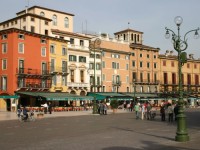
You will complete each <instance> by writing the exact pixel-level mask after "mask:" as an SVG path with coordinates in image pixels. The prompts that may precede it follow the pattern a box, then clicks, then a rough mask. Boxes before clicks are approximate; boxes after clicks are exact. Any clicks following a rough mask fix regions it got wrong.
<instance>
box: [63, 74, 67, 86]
mask: <svg viewBox="0 0 200 150" xmlns="http://www.w3.org/2000/svg"><path fill="white" fill-rule="evenodd" d="M62 85H64V86H67V76H62Z"/></svg>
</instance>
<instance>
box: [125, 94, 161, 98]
mask: <svg viewBox="0 0 200 150" xmlns="http://www.w3.org/2000/svg"><path fill="white" fill-rule="evenodd" d="M122 94H124V95H128V96H131V97H138V98H145V99H148V98H158V95H157V94H155V93H135V94H134V93H122Z"/></svg>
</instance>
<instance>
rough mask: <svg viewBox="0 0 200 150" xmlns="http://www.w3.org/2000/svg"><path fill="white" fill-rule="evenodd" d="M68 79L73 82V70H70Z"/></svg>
mask: <svg viewBox="0 0 200 150" xmlns="http://www.w3.org/2000/svg"><path fill="white" fill-rule="evenodd" d="M70 79H71V82H74V70H70Z"/></svg>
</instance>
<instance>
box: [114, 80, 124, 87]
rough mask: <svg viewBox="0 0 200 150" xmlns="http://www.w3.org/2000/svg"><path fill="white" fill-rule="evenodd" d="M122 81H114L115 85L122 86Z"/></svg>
mask: <svg viewBox="0 0 200 150" xmlns="http://www.w3.org/2000/svg"><path fill="white" fill-rule="evenodd" d="M121 84H122V82H121V81H112V85H113V86H121Z"/></svg>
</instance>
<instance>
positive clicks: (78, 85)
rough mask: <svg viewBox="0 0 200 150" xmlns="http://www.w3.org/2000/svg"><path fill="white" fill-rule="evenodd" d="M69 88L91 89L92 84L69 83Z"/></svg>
mask: <svg viewBox="0 0 200 150" xmlns="http://www.w3.org/2000/svg"><path fill="white" fill-rule="evenodd" d="M67 86H68V87H73V88H84V87H90V84H89V83H80V82H68V83H67Z"/></svg>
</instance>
